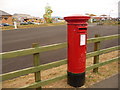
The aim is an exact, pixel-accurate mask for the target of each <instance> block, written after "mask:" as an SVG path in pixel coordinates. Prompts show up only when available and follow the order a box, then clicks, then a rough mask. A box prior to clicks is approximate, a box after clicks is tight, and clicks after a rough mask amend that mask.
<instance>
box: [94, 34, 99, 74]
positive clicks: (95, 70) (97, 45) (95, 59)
mask: <svg viewBox="0 0 120 90" xmlns="http://www.w3.org/2000/svg"><path fill="white" fill-rule="evenodd" d="M97 37H100V35H98V34H96V35H95V38H97ZM98 50H100V41H99V42H95V43H94V51H98ZM97 63H99V55H97V56H94V61H93V64H97ZM93 72H94V73H98V67H97V68H94V69H93Z"/></svg>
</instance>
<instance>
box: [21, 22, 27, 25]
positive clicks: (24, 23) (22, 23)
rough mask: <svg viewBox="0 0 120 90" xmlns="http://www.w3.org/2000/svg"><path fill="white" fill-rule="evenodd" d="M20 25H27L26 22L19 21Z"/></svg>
mask: <svg viewBox="0 0 120 90" xmlns="http://www.w3.org/2000/svg"><path fill="white" fill-rule="evenodd" d="M20 25H28V22H21V23H20Z"/></svg>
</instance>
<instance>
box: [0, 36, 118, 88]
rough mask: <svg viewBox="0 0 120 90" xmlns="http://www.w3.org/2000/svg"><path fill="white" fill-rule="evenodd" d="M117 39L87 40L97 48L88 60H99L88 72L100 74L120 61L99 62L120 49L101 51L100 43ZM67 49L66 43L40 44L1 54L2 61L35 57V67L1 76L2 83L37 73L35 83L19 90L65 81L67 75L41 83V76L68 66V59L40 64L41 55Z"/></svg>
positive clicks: (104, 37) (115, 47)
mask: <svg viewBox="0 0 120 90" xmlns="http://www.w3.org/2000/svg"><path fill="white" fill-rule="evenodd" d="M116 38H120V35H118V34H116V35H110V36H103V37H97V36H96V37H95V38H91V39H88V40H87V43H95V47H96V49H95V51H94V52H90V53H87V58H90V57H94V58H95V57H97V58H95V60H94V61H95V62H94V64H93V65H92V66H89V67H86V70H87V71H89V70H92V69H93V71H94V72H98V67H100V66H103V65H106V64H109V63H111V62H115V61H118V60H120V58H119V57H116V58H113V59H110V60H107V61H104V62H99V55H101V54H104V53H108V52H111V51H114V50H119V49H120V46H114V47H110V48H106V49H102V50H99V43H100V42H101V41H104V40H111V39H116ZM66 47H67V43H66V42H65V43H58V44H53V45H47V46H38V44H33V47H32V48H28V49H22V50H16V51H10V52H3V53H0V60H6V59H7V58H15V57H20V56H25V55H33V57H34V58H33V59H34V66H33V67H29V68H26V69H22V70H17V71H13V72H9V73H5V74H1V75H0V78H2V81H5V80H9V79H13V78H16V77H19V76H22V75H27V74H30V73H35V82H34V83H33V84H30V85H27V86H23V87H20V88H19V89H24V88H39V87H41V86H44V85H47V84H49V83H52V82H55V81H58V80H62V79H65V78H66V77H67V75H66V74H65V75H61V76H58V77H55V78H51V79H48V80H42V81H41V76H40V75H41V74H40V71H41V70H46V69H50V68H53V67H58V66H60V65H64V64H67V59H63V60H60V61H55V62H52V63H48V64H43V65H39V64H40V62H39V61H40V60H39V53H40V52H46V51H51V50H57V49H61V48H66ZM96 60H97V62H96Z"/></svg>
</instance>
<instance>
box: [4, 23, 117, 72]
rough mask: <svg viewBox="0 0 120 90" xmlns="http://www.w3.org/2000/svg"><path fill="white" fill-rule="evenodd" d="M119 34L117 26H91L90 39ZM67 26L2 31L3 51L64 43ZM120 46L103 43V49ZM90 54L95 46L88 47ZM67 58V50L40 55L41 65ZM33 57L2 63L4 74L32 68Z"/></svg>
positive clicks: (113, 41) (110, 41)
mask: <svg viewBox="0 0 120 90" xmlns="http://www.w3.org/2000/svg"><path fill="white" fill-rule="evenodd" d="M117 33H118V27H117V26H102V25H101V26H97V25H89V27H88V38H92V37H94V35H95V34H100V35H101V36H106V35H113V34H117ZM66 37H67V28H66V25H60V26H49V27H37V28H28V29H17V30H6V31H2V50H3V52H7V51H13V50H18V49H25V48H30V47H31V46H32V43H36V42H37V43H39V44H40V45H41V46H43V45H49V44H55V43H62V42H66V40H67V38H66ZM116 45H118V40H117V39H114V40H108V41H105V42H102V43H101V49H102V48H107V47H111V46H116ZM87 51H88V52H90V51H93V44H89V45H88V50H87ZM64 58H66V49H59V50H54V51H48V52H43V53H41V54H40V62H41V64H45V63H49V62H53V61H57V60H61V59H64ZM32 59H33V58H32V55H28V56H23V57H18V58H12V59H6V60H3V62H2V72H3V73H6V72H10V71H14V70H19V69H23V68H26V67H30V66H32V65H33V64H32V63H33V60H32Z"/></svg>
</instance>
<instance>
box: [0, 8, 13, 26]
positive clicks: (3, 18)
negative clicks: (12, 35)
mask: <svg viewBox="0 0 120 90" xmlns="http://www.w3.org/2000/svg"><path fill="white" fill-rule="evenodd" d="M0 13H1V15H0V22H1V23H8V24H11V25H12V24H13V21H12V15H11V14H9V13H7V12H4V11H2V10H0Z"/></svg>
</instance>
